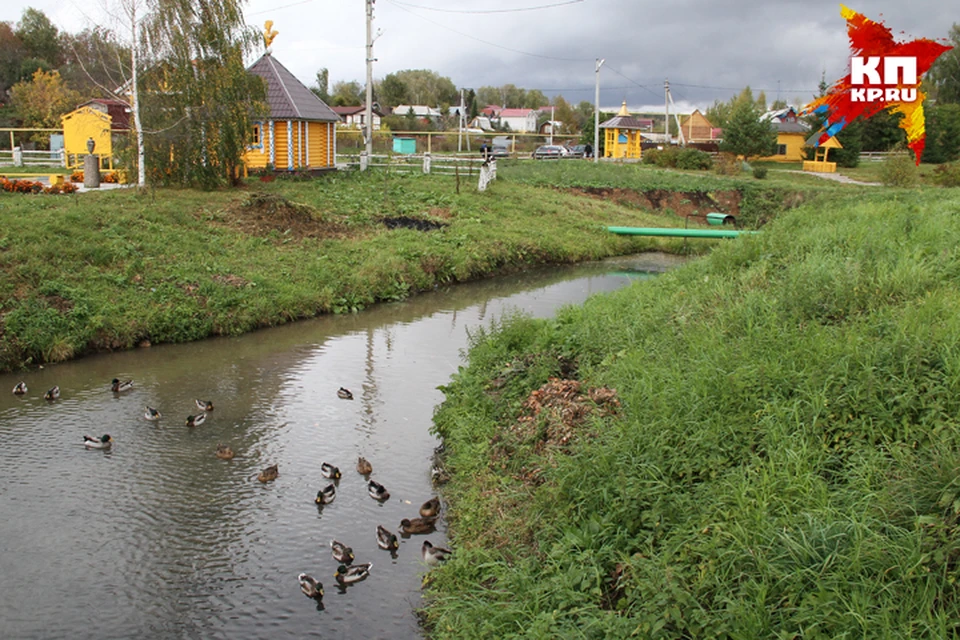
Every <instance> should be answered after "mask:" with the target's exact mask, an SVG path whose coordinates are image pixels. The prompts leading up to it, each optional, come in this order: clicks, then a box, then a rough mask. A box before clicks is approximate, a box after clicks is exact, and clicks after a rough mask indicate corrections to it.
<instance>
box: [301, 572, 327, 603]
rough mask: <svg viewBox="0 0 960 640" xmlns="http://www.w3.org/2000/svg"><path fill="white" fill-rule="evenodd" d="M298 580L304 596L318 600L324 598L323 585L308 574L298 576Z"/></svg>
mask: <svg viewBox="0 0 960 640" xmlns="http://www.w3.org/2000/svg"><path fill="white" fill-rule="evenodd" d="M297 580H299V581H300V591H303V595H305V596H307V597H308V598H315V599H317V600H319V599H320V598H322V597H323V585H322V584H320V583H319V582H317V581H316V580H314V579H313V578H311V577H310V576H308V575H307V574H305V573H301V574H300V575H298V576H297Z"/></svg>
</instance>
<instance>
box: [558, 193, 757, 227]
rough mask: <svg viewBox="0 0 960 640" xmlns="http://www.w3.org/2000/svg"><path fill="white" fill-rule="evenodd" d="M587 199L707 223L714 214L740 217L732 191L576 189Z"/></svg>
mask: <svg viewBox="0 0 960 640" xmlns="http://www.w3.org/2000/svg"><path fill="white" fill-rule="evenodd" d="M574 191H577V192H579V193H582V194H584V195H587V196H590V197H593V198H600V199H602V200H612V201H613V202H616V203H617V204H620V205H623V206H625V207H634V208H640V209H647V210H650V211H655V212H666V211H667V210H668V209H669V210H670V211H671V212H673V214H674V215H677V216H680V217H681V218H686V217H690V218H698V217H699V218H701V219H702V221H703V222H704V223H706V215H707V214H708V213H711V212H714V211H716V212H719V213H728V214H730V215H732V216H734V217H737V216H739V215H740V192H739V191H736V190H730V191H670V190H667V189H650V190H647V191H637V190H634V189H620V188H607V187H584V188H582V189H575V190H574Z"/></svg>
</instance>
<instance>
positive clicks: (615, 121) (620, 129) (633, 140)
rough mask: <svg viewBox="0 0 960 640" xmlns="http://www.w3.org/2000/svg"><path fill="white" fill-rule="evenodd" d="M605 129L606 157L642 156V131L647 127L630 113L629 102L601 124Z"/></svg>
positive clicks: (604, 149)
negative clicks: (628, 109)
mask: <svg viewBox="0 0 960 640" xmlns="http://www.w3.org/2000/svg"><path fill="white" fill-rule="evenodd" d="M600 128H601V129H603V132H604V133H603V136H604V137H603V144H604V147H603V157H604V158H618V159H619V158H634V159H638V158H640V132H641V131H643V130H645V129H646V128H647V127H646V125H645V124H644V123H642V122H640V121H639V120H637V119H636V118H634V117H633V116H631V115H630V112H629V111H627V103H626V102H624V103H623V106H621V107H620V112H619V113H618V114H617V115H615V116H614V117H612V118H610V119H609V120H607V121H606V122H604V123H603V124H601V125H600Z"/></svg>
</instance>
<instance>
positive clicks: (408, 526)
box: [400, 518, 437, 535]
mask: <svg viewBox="0 0 960 640" xmlns="http://www.w3.org/2000/svg"><path fill="white" fill-rule="evenodd" d="M436 526H437V519H436V518H414V519H413V520H408V519H406V518H404V519H403V520H401V521H400V530H401V531H402V532H404V533H406V534H408V535H409V534H412V533H430V532H431V531H433V530H434V529H435V528H436Z"/></svg>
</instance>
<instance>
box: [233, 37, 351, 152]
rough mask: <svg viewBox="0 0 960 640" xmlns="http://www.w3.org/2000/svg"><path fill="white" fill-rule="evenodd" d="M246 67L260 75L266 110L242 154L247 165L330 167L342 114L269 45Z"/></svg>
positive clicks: (254, 127) (255, 125) (256, 124)
mask: <svg viewBox="0 0 960 640" xmlns="http://www.w3.org/2000/svg"><path fill="white" fill-rule="evenodd" d="M247 70H248V71H249V72H250V73H253V74H256V75H258V76H260V77H261V78H263V82H264V85H265V87H266V102H267V108H268V113H267V114H265V117H264V118H263V119H262V120H259V121H257V122H256V123H255V124H254V126H253V139H252V141H251V144H250V147H249V148H248V149H247V152H246V153H245V154H244V155H243V162H244V164H245V165H246V167H247V168H248V169H264V168H267V167H272V168H274V169H276V170H287V171H294V170H297V169H302V170H308V171H315V170H323V169H333V168H334V167H335V166H336V165H335V157H336V153H337V149H336V139H337V136H336V127H337V123H338V122H340V116H338V115H337V114H336V113H335V112H334V111H333V109H331V108H330V107H328V106H327V104H326V103H325V102H324V101H323V100H321V99H320V98H318V97H317V95H316V94H315V93H313V92H312V91H310V89H308V88H307V87H306V85H304V84H303V83H302V82H300V81H299V80H297V78H296V77H295V76H294V75H293V74H292V73H290V71H289V70H288V69H287V68H286V67H284V66H283V65H282V64H280V62H279V61H278V60H277V59H276V58H274V57H273V56H272V55H271V54H270V51H269V49H268V50H267V52H266V53H264V54H263V55H262V56H261V57H260V58H259V59H258V60H257V61H256V62H254V63H253V64H252V65H251V66H250V67H249V69H247Z"/></svg>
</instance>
